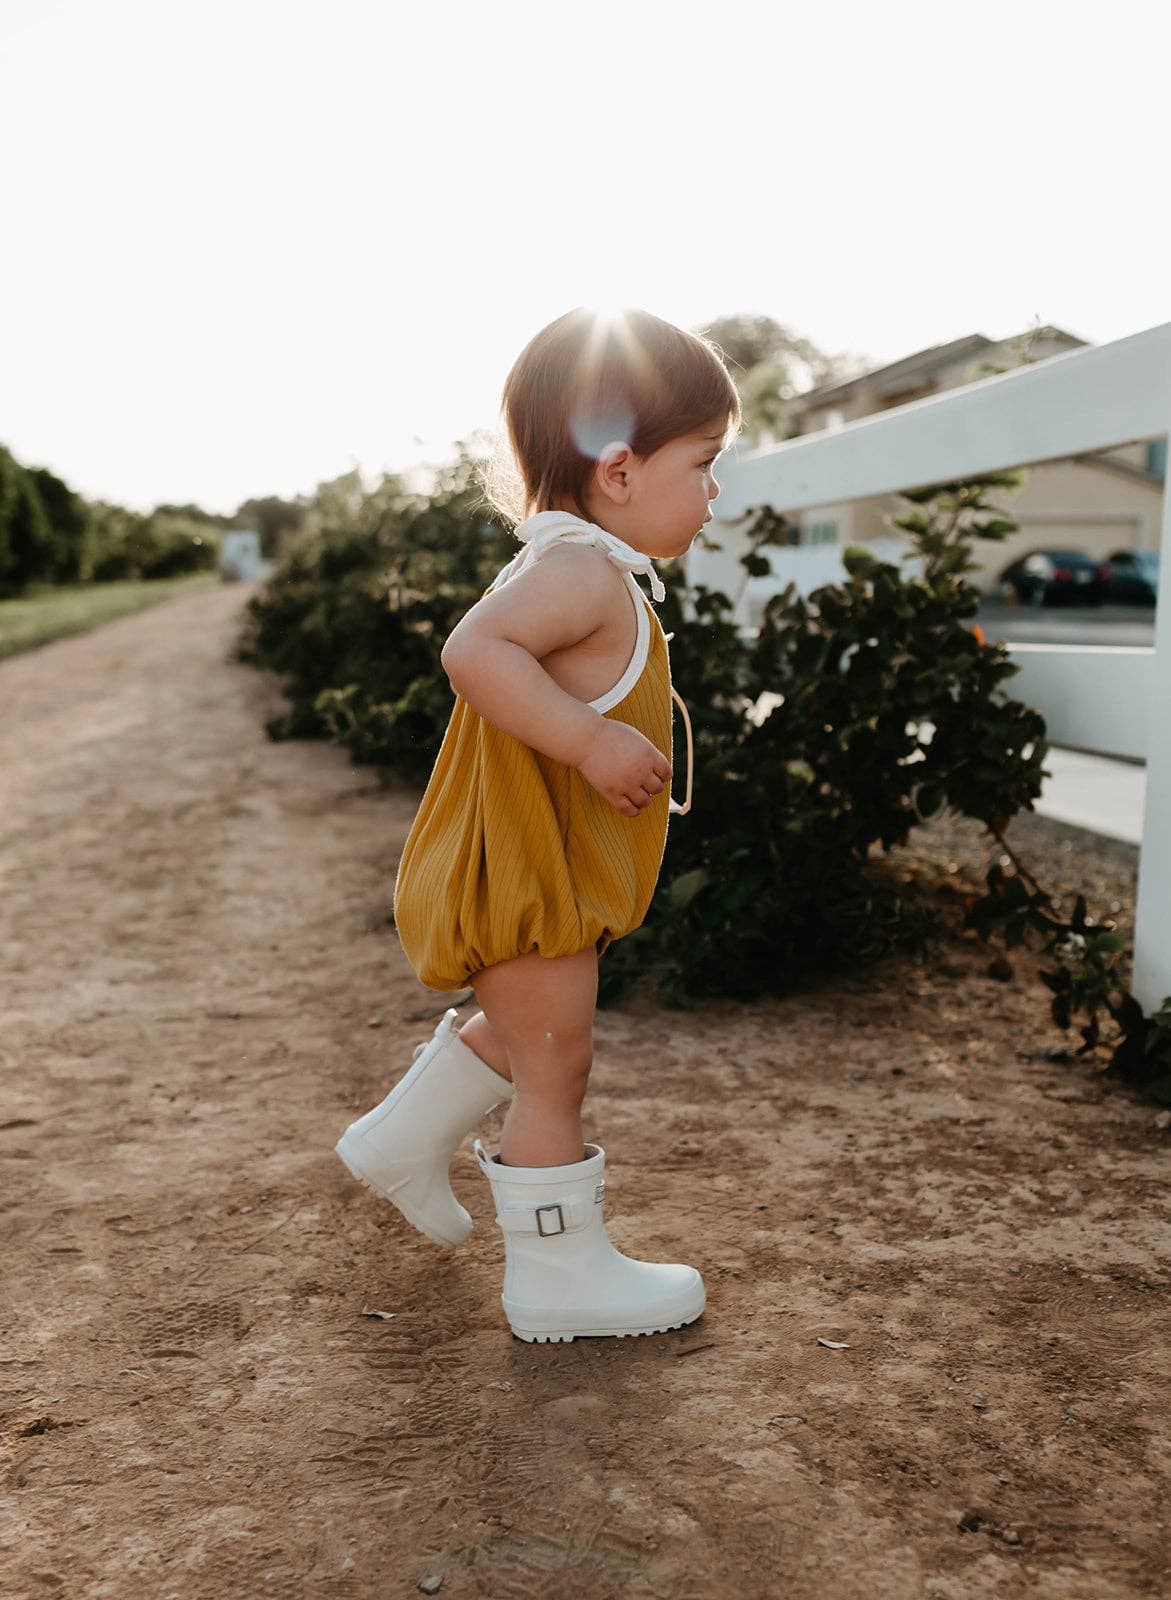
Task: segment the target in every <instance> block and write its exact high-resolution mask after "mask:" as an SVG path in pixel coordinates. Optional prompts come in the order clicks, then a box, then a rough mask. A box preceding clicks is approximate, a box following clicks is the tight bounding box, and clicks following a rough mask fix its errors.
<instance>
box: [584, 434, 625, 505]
mask: <svg viewBox="0 0 1171 1600" xmlns="http://www.w3.org/2000/svg"><path fill="white" fill-rule="evenodd" d="M633 461H634V452H633V450H631V448H630V446H629V445H628V444H627V443H626V442H625V441H624V440H622V439H613V440H611V442H610V443H609V444H607V445H603V447H602V449H601V450H600V451H599V452H598V464H597V466H596V467H595V469H594V477H595V479H596V480H597V485H598V488H599V489H600V490H601V491H602V493H603V494H604V495H606V496H607V497H608V498H609V499H611V500H613V501H614V502H615V504H616V505H624V504H625V503H626V501H627V499H628V498H629V495H630V469H631V466H632V464H633Z"/></svg>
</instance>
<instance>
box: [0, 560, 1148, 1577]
mask: <svg viewBox="0 0 1171 1600" xmlns="http://www.w3.org/2000/svg"><path fill="white" fill-rule="evenodd" d="M248 592H250V591H249V590H248V589H247V588H240V587H235V588H223V589H217V590H214V591H211V592H209V593H203V594H197V595H193V596H189V597H182V598H178V599H174V600H170V601H167V602H164V603H162V604H160V605H159V606H158V607H157V608H156V609H154V610H151V611H147V612H145V613H142V614H140V615H137V616H133V617H130V618H126V619H123V620H121V621H118V622H115V623H112V624H110V625H109V626H107V627H105V628H103V629H101V630H100V631H98V632H96V633H94V634H92V635H89V636H87V637H82V638H75V639H68V640H62V641H59V642H57V643H55V644H52V645H49V646H47V647H45V648H43V649H41V650H38V651H35V652H33V653H30V654H28V655H25V656H21V657H17V658H15V659H13V660H11V661H8V662H5V663H3V664H0V749H2V751H3V783H4V793H3V802H2V808H0V904H2V916H3V925H2V929H0V936H2V939H3V958H2V959H3V989H2V992H0V1064H2V1067H3V1083H4V1101H3V1109H2V1113H0V1155H2V1158H3V1159H2V1166H0V1170H2V1173H3V1182H2V1188H0V1204H2V1207H3V1211H2V1216H3V1225H4V1244H3V1252H4V1253H3V1264H4V1279H5V1283H4V1316H3V1328H2V1332H0V1341H2V1342H0V1384H2V1385H3V1389H4V1399H3V1403H2V1411H0V1415H2V1441H0V1444H2V1451H3V1455H2V1462H3V1494H2V1498H0V1592H2V1593H3V1594H4V1595H5V1596H8V1597H11V1600H16V1597H22V1600H23V1597H26V1596H27V1597H41V1596H82V1595H84V1596H87V1597H88V1596H95V1597H96V1596H102V1597H109V1600H138V1597H140V1596H141V1597H150V1600H165V1597H168V1596H174V1597H177V1600H203V1597H216V1600H220V1597H227V1596H230V1597H233V1600H235V1597H249V1600H250V1597H252V1596H283V1597H289V1600H293V1597H301V1596H309V1597H321V1600H327V1597H328V1600H343V1597H346V1600H350V1597H353V1600H359V1597H361V1600H366V1597H371V1600H373V1597H375V1596H378V1597H390V1596H395V1595H409V1594H412V1593H416V1592H418V1591H417V1585H418V1584H419V1583H420V1581H421V1580H425V1579H427V1578H428V1577H431V1578H432V1579H440V1580H441V1588H440V1590H439V1592H440V1593H441V1594H443V1595H450V1596H453V1597H454V1596H460V1597H463V1596H491V1597H493V1600H496V1597H510V1596H518V1597H519V1596H525V1597H534V1596H535V1597H544V1600H561V1597H571V1600H576V1597H588V1600H608V1597H623V1600H626V1597H635V1600H639V1597H650V1596H661V1597H674V1600H700V1597H704V1600H706V1597H710V1596H718V1597H723V1596H736V1597H756V1596H760V1597H766V1596H768V1597H772V1596H784V1597H786V1600H807V1597H819V1600H820V1597H822V1596H827V1597H828V1596H833V1597H834V1600H855V1597H858V1600H862V1597H865V1600H876V1597H879V1596H892V1597H900V1600H901V1597H904V1596H905V1597H911V1596H915V1597H924V1600H935V1597H946V1600H975V1597H981V1596H1000V1595H1006V1596H1014V1595H1025V1594H1027V1595H1030V1596H1033V1595H1037V1596H1076V1597H1079V1600H1110V1597H1119V1600H1122V1597H1127V1600H1130V1597H1133V1596H1137V1595H1148V1594H1149V1595H1155V1594H1167V1593H1168V1592H1169V1591H1171V1554H1169V1548H1171V1540H1169V1536H1168V1531H1167V1528H1168V1523H1169V1522H1171V1508H1169V1506H1168V1472H1169V1470H1171V1436H1169V1427H1168V1417H1169V1404H1168V1401H1169V1386H1168V1371H1169V1368H1171V1353H1169V1352H1171V1337H1169V1335H1171V1317H1169V1315H1168V1284H1169V1283H1171V1229H1169V1227H1168V1193H1167V1187H1166V1173H1167V1165H1168V1159H1169V1148H1168V1146H1169V1141H1171V1134H1169V1133H1168V1132H1167V1131H1165V1130H1163V1129H1161V1128H1160V1127H1159V1125H1158V1123H1157V1122H1156V1113H1155V1110H1154V1108H1152V1107H1150V1106H1147V1105H1143V1104H1140V1103H1138V1102H1136V1101H1134V1100H1133V1099H1131V1098H1130V1097H1129V1096H1128V1095H1127V1094H1126V1093H1125V1092H1123V1091H1122V1090H1120V1089H1115V1090H1114V1091H1113V1092H1111V1091H1110V1089H1109V1087H1108V1085H1106V1084H1105V1083H1104V1082H1103V1081H1102V1080H1101V1079H1100V1078H1098V1077H1097V1076H1096V1075H1095V1074H1094V1073H1093V1072H1092V1071H1091V1070H1090V1069H1089V1068H1087V1066H1086V1065H1085V1064H1084V1063H1081V1064H1074V1063H1068V1062H1060V1061H1055V1060H1051V1059H1048V1058H1046V1056H1045V1055H1044V1052H1045V1051H1046V1050H1047V1049H1053V1048H1054V1047H1055V1046H1057V1047H1059V1046H1060V1044H1061V1035H1060V1034H1058V1033H1057V1031H1056V1030H1055V1029H1054V1028H1053V1026H1052V1024H1051V1023H1050V1022H1049V1020H1048V1017H1047V1014H1046V993H1047V991H1045V990H1044V989H1043V988H1042V987H1041V985H1040V984H1039V983H1037V981H1036V980H1035V978H1032V977H1030V976H1029V975H1028V973H1027V972H1026V971H1025V966H1026V964H1025V963H1018V968H1019V970H1018V977H1017V980H1016V981H1014V982H1013V983H1010V984H1005V983H1000V982H996V981H995V980H993V979H992V978H990V977H988V976H986V975H985V966H986V962H987V958H986V956H982V955H981V953H980V951H979V949H978V948H976V947H975V945H974V944H972V943H970V942H969V943H964V942H963V941H958V940H957V941H955V942H954V943H952V944H950V945H949V946H948V947H947V960H946V961H944V962H941V961H936V962H935V963H933V964H927V963H924V964H921V965H906V964H904V965H901V966H900V965H897V964H893V963H892V964H890V965H889V966H887V967H884V968H883V970H882V971H881V973H879V974H871V975H867V976H859V977H858V979H857V980H855V981H851V982H848V983H839V984H836V985H834V986H833V987H832V988H827V989H825V990H823V991H822V992H821V993H813V994H808V995H805V996H803V997H800V998H795V999H787V1000H784V1001H779V1000H777V1001H768V1002H763V1003H760V1004H754V1005H750V1006H744V1005H739V1004H728V1003H723V1004H709V1005H705V1006H703V1007H702V1008H701V1009H698V1010H697V1011H696V1012H694V1013H692V1014H685V1013H679V1012H667V1011H662V1010H658V1009H656V1008H655V1006H654V1005H653V1004H652V1003H651V1002H650V1001H645V1000H640V1001H638V1002H636V1003H630V1004H628V1005H624V1006H623V1007H621V1008H619V1009H616V1010H612V1011H609V1012H603V1013H601V1014H600V1015H599V1019H598V1025H597V1060H596V1065H595V1068H594V1073H593V1078H592V1081H591V1092H590V1097H589V1100H588V1101H587V1125H586V1134H587V1137H588V1138H593V1139H597V1140H598V1141H599V1142H600V1143H602V1144H603V1145H604V1147H605V1149H606V1152H607V1167H608V1170H607V1197H606V1208H607V1218H608V1223H609V1228H610V1233H611V1237H612V1238H613V1239H614V1241H615V1243H616V1244H618V1245H619V1246H620V1247H621V1248H624V1249H625V1250H626V1251H627V1252H628V1253H630V1254H635V1255H642V1256H644V1257H646V1258H649V1259H660V1260H683V1261H688V1262H692V1263H694V1264H695V1265H696V1266H698V1267H699V1268H700V1270H701V1271H702V1272H703V1274H704V1278H705V1280H706V1283H707V1288H708V1309H707V1311H706V1312H705V1314H704V1316H703V1317H702V1318H701V1319H700V1320H699V1321H698V1322H696V1323H694V1324H692V1325H691V1326H690V1327H688V1328H685V1329H682V1330H679V1331H676V1332H672V1333H670V1334H663V1335H657V1336H655V1337H653V1338H650V1339H642V1340H637V1341H635V1340H612V1339H609V1340H578V1341H576V1342H574V1343H572V1344H567V1345H541V1346H535V1345H528V1344H524V1343H522V1342H521V1341H519V1340H516V1339H514V1338H513V1337H512V1336H511V1334H510V1333H509V1331H508V1327H507V1324H506V1323H505V1321H504V1318H503V1314H502V1311H501V1307H500V1302H499V1294H500V1288H501V1282H502V1262H503V1249H502V1243H501V1239H500V1235H499V1233H498V1231H497V1229H496V1228H495V1226H494V1224H493V1222H492V1217H491V1210H490V1206H489V1200H490V1196H489V1194H488V1191H487V1186H486V1185H484V1183H483V1180H482V1178H480V1176H479V1174H478V1172H477V1171H476V1169H475V1164H474V1160H473V1158H472V1156H471V1141H470V1138H469V1140H468V1142H467V1144H466V1145H465V1146H464V1147H463V1148H462V1149H461V1151H460V1152H459V1153H458V1155H457V1158H456V1162H455V1164H454V1168H453V1183H454V1187H455V1190H456V1192H457V1194H458V1195H459V1197H460V1198H461V1200H463V1202H464V1203H465V1204H466V1205H467V1206H468V1208H469V1210H470V1211H471V1212H472V1214H473V1216H474V1217H475V1219H476V1232H475V1233H474V1235H473V1236H472V1239H471V1240H470V1241H469V1242H468V1244H466V1245H465V1246H463V1247H461V1248H460V1249H459V1250H457V1251H450V1252H445V1251H443V1250H441V1249H440V1248H439V1247H437V1246H434V1245H432V1244H430V1243H429V1242H428V1241H426V1240H425V1239H423V1238H421V1237H420V1236H419V1235H417V1234H415V1233H413V1232H412V1231H411V1230H410V1229H409V1228H408V1226H407V1225H406V1224H405V1223H404V1222H403V1221H402V1220H401V1218H400V1217H399V1216H398V1213H397V1212H395V1211H393V1210H392V1209H391V1208H390V1207H389V1206H388V1205H386V1204H385V1203H384V1202H381V1201H379V1200H378V1199H377V1198H376V1197H375V1196H374V1195H372V1194H371V1193H370V1192H369V1191H368V1190H366V1189H365V1188H363V1187H361V1186H360V1185H358V1184H357V1183H355V1182H354V1181H353V1180H352V1179H350V1178H349V1177H348V1175H347V1174H346V1172H345V1170H344V1169H343V1168H342V1166H341V1164H340V1162H339V1161H338V1160H337V1158H336V1157H335V1155H334V1154H333V1150H332V1145H333V1141H334V1139H335V1138H336V1137H337V1135H338V1134H339V1133H340V1131H341V1129H342V1128H343V1127H344V1126H345V1125H346V1123H347V1122H348V1121H350V1120H351V1118H352V1117H353V1116H354V1115H356V1114H357V1112H358V1111H360V1110H364V1109H366V1108H367V1107H368V1106H369V1105H371V1104H372V1103H373V1102H374V1101H375V1100H376V1099H378V1098H380V1097H381V1095H382V1094H383V1093H384V1092H385V1090H386V1089H387V1088H388V1087H389V1086H390V1084H391V1083H392V1082H394V1081H395V1079H396V1078H397V1077H398V1076H400V1075H401V1073H402V1072H403V1071H404V1070H405V1067H406V1066H407V1065H409V1062H410V1052H411V1047H412V1046H413V1045H414V1044H415V1043H416V1042H417V1041H418V1040H420V1039H422V1038H425V1037H428V1036H429V1035H430V1032H431V1029H432V1027H433V1026H434V1023H435V1022H436V1021H437V1020H438V1019H439V1017H440V1016H441V1014H442V1012H443V1009H444V1006H445V1003H446V1001H445V997H443V996H439V995H436V994H433V993H432V992H430V991H428V990H425V989H423V988H422V987H421V985H419V983H418V982H417V981H416V979H415V977H414V975H413V973H412V972H411V970H410V968H409V966H408V965H407V963H406V961H405V959H404V957H403V956H402V954H401V952H400V951H399V949H398V946H397V944H396V941H395V937H394V933H393V929H392V927H391V926H390V925H389V923H388V913H389V909H390V904H391V891H392V884H393V877H394V870H395V865H396V861H397V856H398V851H399V849H400V848H401V845H402V841H403V839H404V837H405V834H406V830H407V828H408V826H409V823H410V820H411V817H412V815H413V812H414V807H415V805H416V804H417V798H418V796H417V792H416V791H413V790H411V789H409V788H407V787H406V786H401V787H396V788H392V789H390V790H389V791H380V790H379V788H378V786H377V783H376V781H375V776H374V774H373V773H372V772H371V771H370V769H367V768H357V767H354V766H352V765H351V764H350V761H349V758H348V755H347V754H346V753H345V752H343V751H340V750H338V749H335V748H331V747H328V746H326V745H324V744H317V743H311V742H296V743H287V744H271V743H269V742H268V741H267V740H266V738H265V736H264V732H263V727H262V719H263V717H264V716H265V715H266V714H267V713H269V712H271V711H272V710H274V709H276V708H277V706H278V705H279V704H280V698H279V693H278V691H277V689H276V687H275V685H274V684H273V683H272V682H271V681H270V680H268V679H267V678H265V677H263V676H261V675H259V674H257V673H255V672H254V671H253V670H252V669H250V668H248V667H245V666H242V665H240V664H237V663H233V662H231V661H230V660H228V652H229V649H230V646H231V644H232V641H233V639H234V637H235V634H236V631H237V626H238V622H239V615H240V609H241V606H242V604H243V600H244V598H245V596H246V595H247V593H248ZM674 825H678V823H676V824H674ZM965 828H966V829H967V831H966V832H965V831H964V829H965ZM977 836H978V830H977V829H975V828H974V827H972V826H971V825H966V824H965V825H962V826H961V827H959V828H958V829H957V830H953V831H952V833H950V834H949V833H948V832H947V831H946V829H944V830H943V831H939V830H936V829H934V827H933V828H932V829H929V830H925V832H924V835H923V838H924V841H925V842H924V846H923V848H924V852H925V858H926V857H929V856H930V855H931V852H932V850H934V852H935V857H936V859H937V861H938V862H939V864H940V867H941V870H942V871H943V872H944V873H945V874H946V872H947V868H948V865H949V862H950V861H953V860H954V861H955V862H956V865H957V867H961V868H962V866H963V862H962V861H961V860H959V857H960V856H962V855H963V852H964V851H965V850H967V851H968V855H969V859H970V862H971V863H975V864H976V866H977V867H978V866H979V863H980V861H981V860H982V859H983V847H982V846H981V845H980V844H979V842H978V837H977ZM1010 837H1011V838H1012V840H1013V843H1014V847H1016V845H1017V844H1018V843H1019V844H1020V846H1021V848H1022V849H1023V850H1026V851H1027V853H1028V856H1029V859H1030V862H1031V864H1032V865H1033V866H1034V867H1035V868H1039V869H1047V868H1052V867H1053V864H1054V863H1055V862H1058V863H1060V859H1061V852H1066V859H1067V861H1068V863H1069V864H1070V868H1071V870H1070V879H1071V881H1073V882H1076V880H1077V878H1078V876H1079V874H1080V873H1081V872H1082V871H1083V870H1087V871H1088V870H1089V864H1090V863H1092V864H1094V867H1095V870H1097V871H1098V881H1097V883H1096V885H1095V887H1096V889H1097V890H1098V891H1099V892H1101V891H1102V890H1103V889H1105V891H1106V892H1110V887H1111V885H1114V886H1115V887H1116V888H1117V891H1118V894H1119V897H1120V898H1119V904H1120V905H1122V906H1123V908H1124V914H1125V915H1126V916H1132V915H1133V888H1134V866H1135V852H1133V851H1128V849H1127V847H1125V846H1122V847H1119V846H1110V847H1108V846H1106V845H1105V844H1102V846H1101V848H1099V846H1098V842H1096V841H1094V840H1093V839H1092V837H1088V836H1082V837H1081V838H1079V837H1078V835H1077V830H1071V829H1063V828H1062V827H1061V825H1059V824H1052V823H1045V822H1044V821H1043V819H1039V818H1028V817H1026V818H1018V819H1017V820H1016V821H1015V822H1014V824H1013V828H1012V831H1011V833H1010ZM931 841H934V843H932V842H931ZM1042 846H1044V847H1046V848H1047V850H1048V854H1047V855H1046V856H1045V857H1044V858H1043V859H1039V858H1038V851H1039V850H1040V849H1041V848H1042ZM1042 876H1044V870H1042ZM471 1014H472V1007H471V1006H464V1008H463V1010H462V1011H461V1014H460V1015H461V1020H463V1019H466V1017H468V1016H470V1015H471ZM1074 1042H1076V1040H1075V1041H1074ZM501 1115H502V1113H501V1112H500V1111H496V1112H493V1113H492V1114H491V1115H490V1116H489V1118H488V1119H487V1120H486V1122H485V1124H484V1125H483V1128H484V1134H485V1137H486V1139H487V1140H488V1141H489V1143H490V1144H491V1142H492V1139H493V1136H494V1135H495V1133H496V1132H497V1130H498V1128H499V1119H500V1117H501ZM1164 1120H1166V1119H1164ZM372 1310H375V1311H386V1312H392V1313H393V1317H392V1318H391V1319H389V1320H385V1319H381V1318H375V1317H371V1316H370V1315H368V1313H369V1312H370V1311H372ZM823 1339H828V1340H831V1341H833V1342H834V1343H836V1344H838V1345H841V1346H843V1348H831V1347H830V1346H828V1345H826V1344H823V1343H821V1342H820V1341H821V1340H823ZM430 1587H431V1588H432V1589H433V1587H434V1585H433V1584H432V1585H431V1586H430Z"/></svg>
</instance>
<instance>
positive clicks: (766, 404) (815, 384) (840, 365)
mask: <svg viewBox="0 0 1171 1600" xmlns="http://www.w3.org/2000/svg"><path fill="white" fill-rule="evenodd" d="M695 331H696V332H697V333H699V334H700V335H701V336H702V337H703V338H705V339H710V340H711V341H712V343H713V344H715V345H716V346H717V347H718V349H719V350H720V352H721V353H722V355H723V356H724V358H725V361H726V362H727V365H728V368H729V371H730V372H731V374H732V378H733V381H734V382H735V384H736V388H737V390H738V392H739V395H740V402H741V405H742V407H743V409H744V433H745V437H746V439H747V440H748V442H749V443H750V444H752V445H755V444H761V443H764V442H766V441H765V440H764V437H763V435H765V434H766V433H767V434H770V435H771V436H772V437H773V438H774V439H783V438H784V437H785V436H786V433H787V432H788V422H789V415H790V413H791V411H792V409H793V404H794V402H795V401H796V400H799V399H800V397H801V396H802V395H803V394H805V393H807V392H808V391H809V390H810V389H818V388H821V387H822V385H823V384H829V383H842V382H844V381H845V380H846V379H847V378H853V377H857V376H858V375H859V374H860V373H862V372H866V371H868V370H869V369H870V367H871V366H872V365H873V363H872V362H870V361H868V360H866V359H865V358H863V357H861V356H854V355H837V356H827V355H826V354H825V353H824V351H821V350H819V349H818V348H817V346H816V345H815V344H814V343H813V342H812V341H811V340H809V339H804V338H802V337H801V336H800V334H795V333H792V332H791V331H790V330H789V329H788V328H786V327H784V326H783V325H782V324H781V323H779V322H777V321H775V320H774V318H772V317H765V316H757V315H752V314H749V313H741V314H738V315H736V316H731V317H717V318H716V320H715V321H714V322H711V323H709V324H707V326H705V327H702V328H697V329H696V330H695Z"/></svg>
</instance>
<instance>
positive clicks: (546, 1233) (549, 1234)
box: [533, 1200, 565, 1239]
mask: <svg viewBox="0 0 1171 1600" xmlns="http://www.w3.org/2000/svg"><path fill="white" fill-rule="evenodd" d="M533 1209H534V1210H535V1211H536V1213H537V1232H538V1233H539V1234H540V1235H541V1238H542V1239H549V1238H553V1237H555V1236H556V1235H557V1234H559V1233H564V1232H565V1213H564V1212H563V1211H562V1209H561V1202H560V1201H559V1200H552V1201H550V1203H549V1204H548V1205H545V1206H534V1208H533ZM542 1211H556V1213H557V1220H558V1222H559V1223H560V1224H561V1226H560V1227H559V1228H543V1227H542V1226H541V1212H542Z"/></svg>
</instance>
